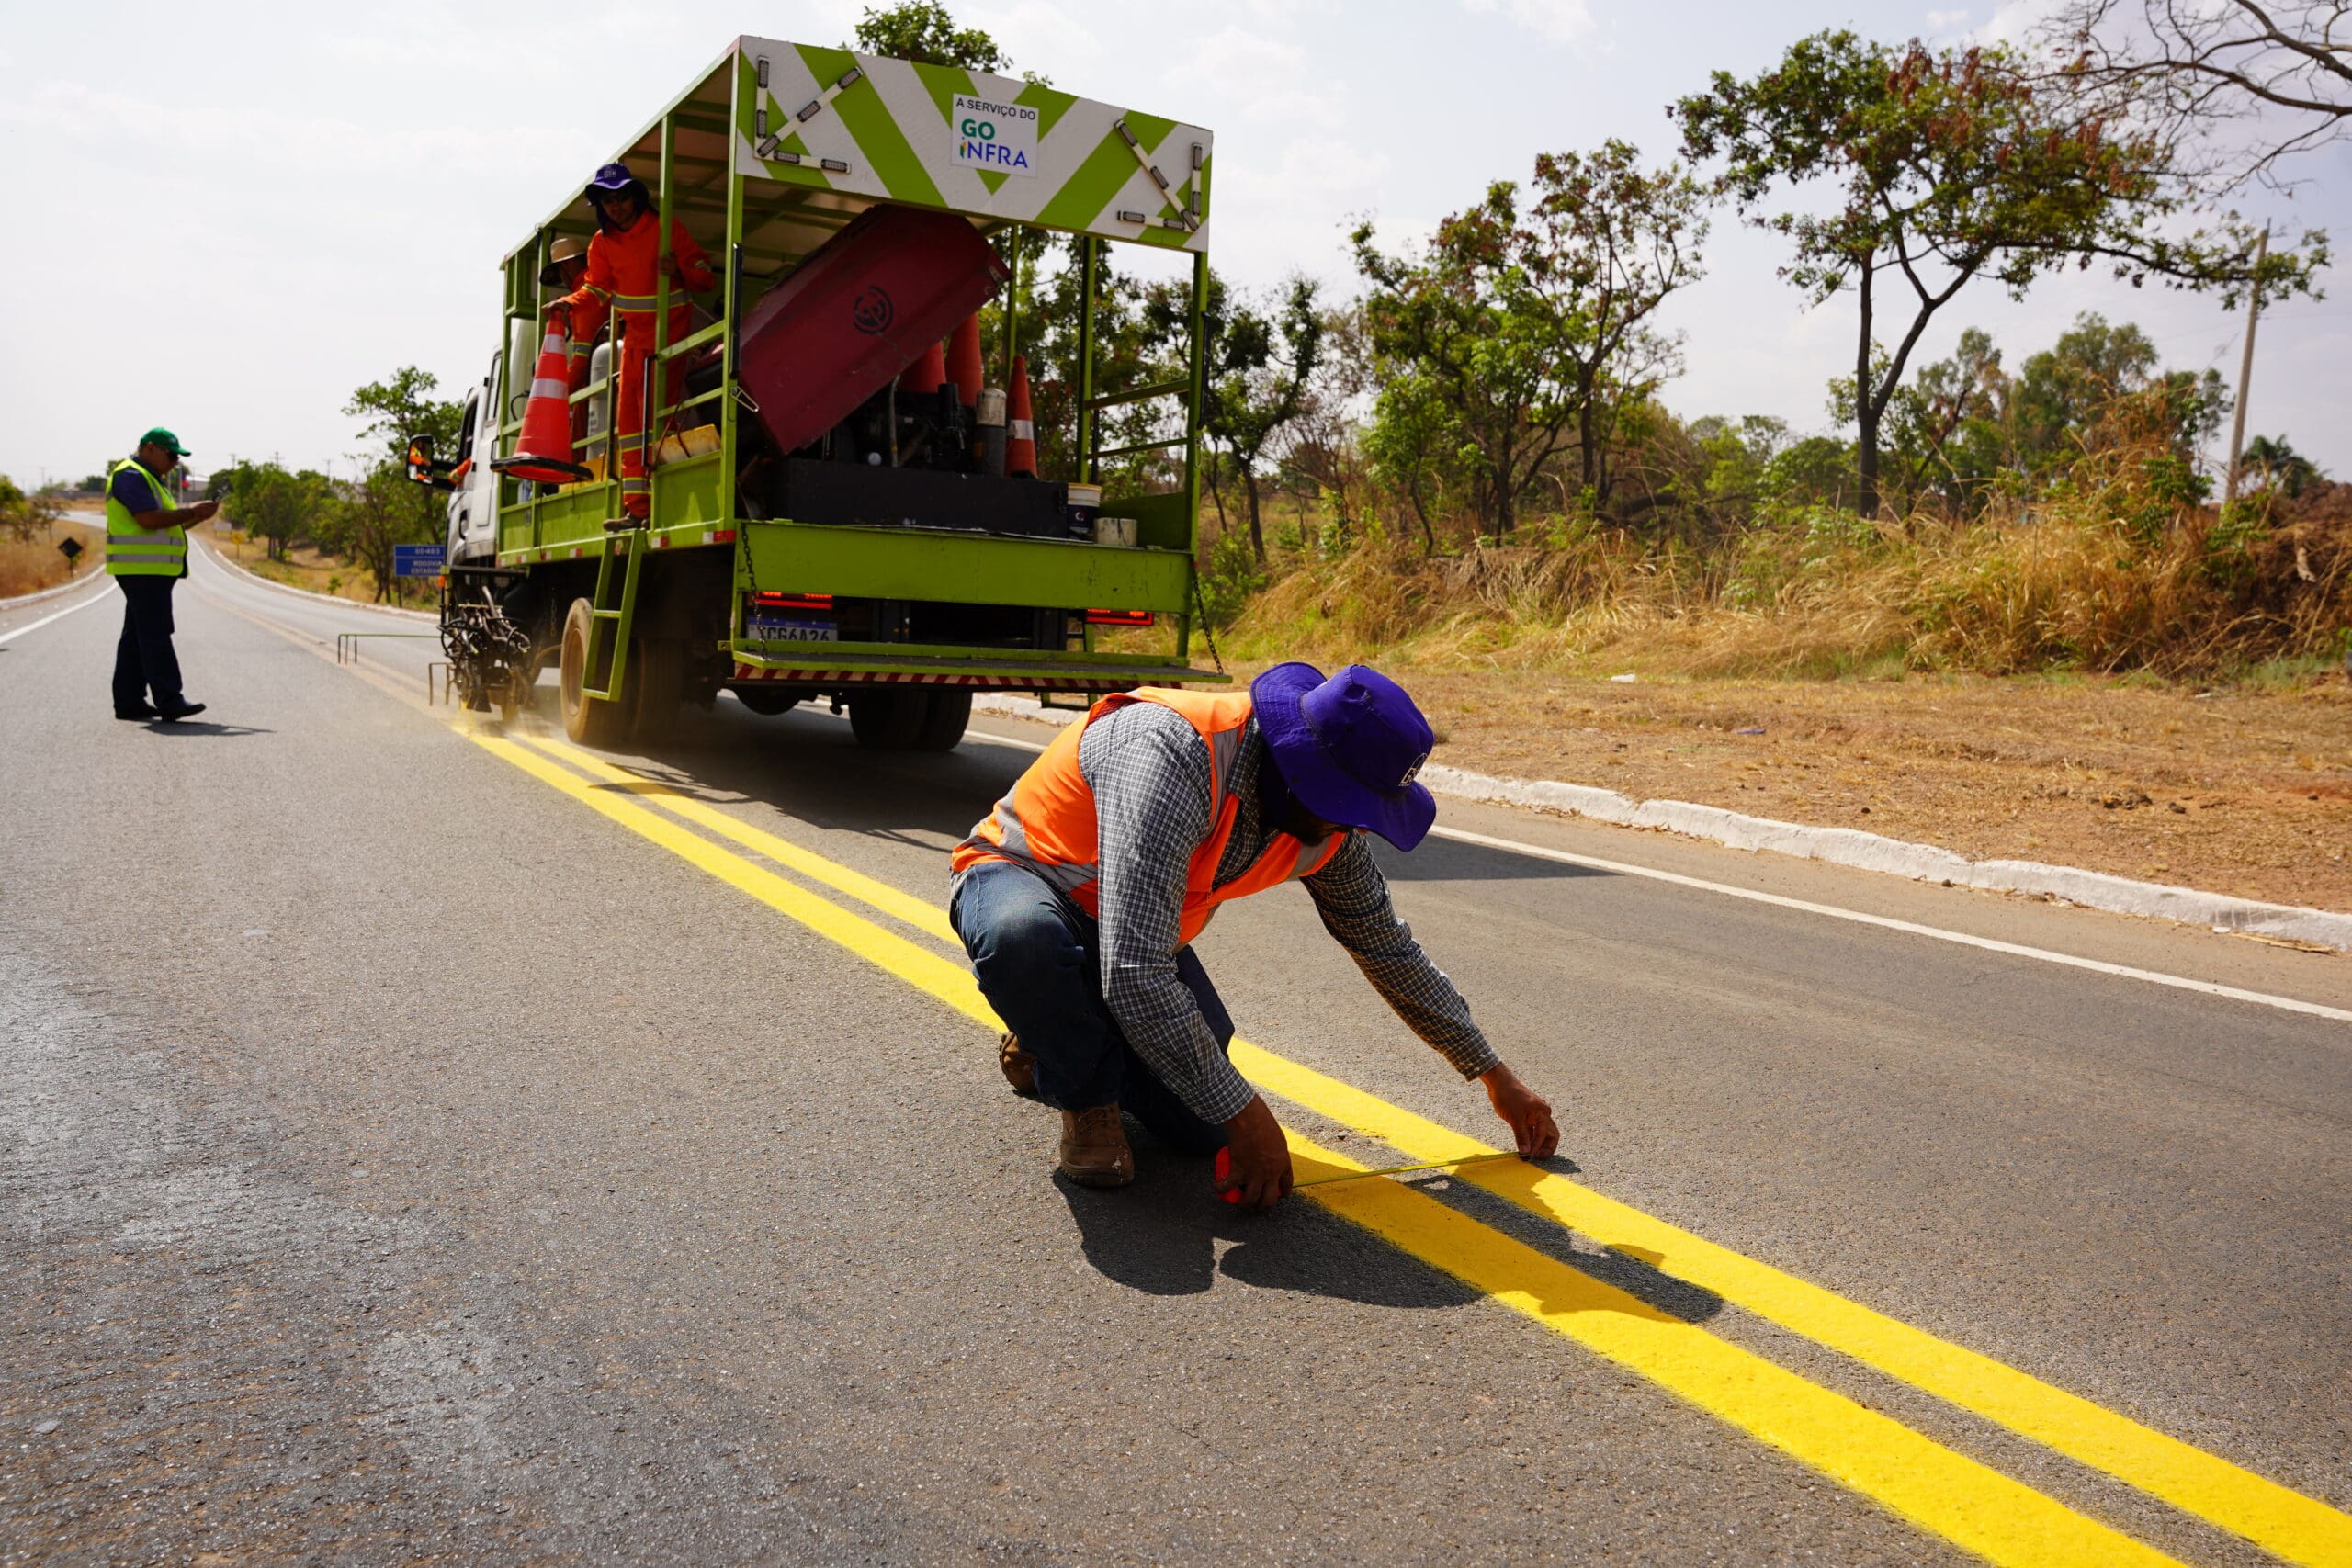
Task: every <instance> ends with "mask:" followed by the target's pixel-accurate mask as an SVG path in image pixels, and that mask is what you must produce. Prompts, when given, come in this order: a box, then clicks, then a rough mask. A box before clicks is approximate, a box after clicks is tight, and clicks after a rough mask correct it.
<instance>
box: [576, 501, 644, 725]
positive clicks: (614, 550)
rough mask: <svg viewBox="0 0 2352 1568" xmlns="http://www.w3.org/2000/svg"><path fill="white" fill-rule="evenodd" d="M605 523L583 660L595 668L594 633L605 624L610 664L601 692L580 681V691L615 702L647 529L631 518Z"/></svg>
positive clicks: (623, 669) (633, 622) (633, 619)
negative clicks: (608, 631) (618, 565)
mask: <svg viewBox="0 0 2352 1568" xmlns="http://www.w3.org/2000/svg"><path fill="white" fill-rule="evenodd" d="M605 528H606V529H607V530H608V531H609V532H608V534H607V536H606V538H605V553H604V554H603V555H601V556H599V557H597V558H596V591H595V592H594V595H593V596H592V597H591V598H590V599H589V601H588V615H589V620H588V654H587V657H586V659H585V660H582V663H583V665H584V666H585V669H586V670H588V671H594V669H596V668H597V665H596V649H597V647H598V645H599V638H598V637H597V634H598V633H599V632H602V631H604V630H605V629H606V628H607V627H610V628H611V632H612V639H613V640H612V663H611V664H610V665H609V666H606V667H605V684H604V688H603V689H602V690H601V691H600V690H598V689H597V688H595V687H594V686H591V685H589V684H588V683H587V682H585V681H584V680H583V681H582V682H581V687H580V694H581V695H582V696H583V697H594V698H595V699H596V700H597V701H599V702H606V703H616V702H618V701H620V700H621V682H622V681H623V679H624V678H625V677H626V675H627V673H628V634H629V632H630V630H631V629H632V628H633V627H634V626H635V625H636V621H637V582H638V576H639V570H640V568H641V567H642V564H643V562H644V558H645V536H646V529H645V525H643V524H642V523H639V522H636V521H635V520H634V519H624V520H616V522H615V523H607V524H606V525H605ZM616 556H617V557H620V558H622V562H623V564H622V567H621V570H619V571H618V572H616V571H615V570H613V562H614V558H615V557H616ZM616 599H617V600H618V603H617V604H616V603H615V602H614V601H615V600H616Z"/></svg>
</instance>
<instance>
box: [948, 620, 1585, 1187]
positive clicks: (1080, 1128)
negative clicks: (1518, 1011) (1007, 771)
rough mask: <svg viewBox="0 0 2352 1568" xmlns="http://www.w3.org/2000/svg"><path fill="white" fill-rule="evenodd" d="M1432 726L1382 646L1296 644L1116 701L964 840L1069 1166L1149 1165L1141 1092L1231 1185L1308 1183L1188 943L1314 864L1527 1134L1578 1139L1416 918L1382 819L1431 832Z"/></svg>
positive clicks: (1339, 904) (970, 900)
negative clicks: (1422, 936) (1408, 916)
mask: <svg viewBox="0 0 2352 1568" xmlns="http://www.w3.org/2000/svg"><path fill="white" fill-rule="evenodd" d="M1430 743H1431V736H1430V727H1429V723H1428V721H1427V720H1426V719H1424V718H1423V717H1422V716H1421V714H1420V710H1419V708H1417V707H1415V706H1414V705H1413V700H1412V699H1411V698H1410V697H1408V696H1407V695H1406V694H1405V693H1404V691H1403V689H1402V688H1400V687H1399V686H1397V683H1396V682H1393V681H1390V680H1389V679H1388V678H1387V677H1385V676H1384V675H1381V674H1379V673H1378V672H1377V671H1372V670H1367V669H1365V668H1364V667H1363V666H1362V665H1350V666H1349V667H1348V668H1347V669H1345V670H1342V671H1340V672H1339V673H1338V674H1337V675H1334V676H1332V677H1331V678H1330V679H1329V680H1326V679H1325V678H1324V676H1323V673H1322V671H1318V670H1317V669H1315V668H1314V667H1313V666H1311V665H1306V664H1281V665H1277V666H1275V667H1274V668H1273V669H1272V670H1269V671H1266V672H1265V673H1264V674H1262V675H1260V676H1259V677H1258V678H1257V679H1256V680H1255V681H1253V682H1250V690H1249V692H1248V693H1247V694H1242V693H1232V694H1217V695H1210V694H1204V693H1195V692H1181V691H1160V690H1153V689H1149V688H1147V689H1144V690H1141V691H1136V692H1132V693H1128V694H1124V695H1118V696H1111V697H1105V698H1104V699H1103V701H1101V702H1099V703H1097V704H1095V705H1094V706H1093V708H1092V709H1091V711H1089V713H1088V714H1087V716H1086V718H1085V719H1084V721H1083V722H1082V723H1080V724H1075V725H1072V726H1070V728H1068V729H1065V730H1064V731H1063V732H1062V733H1061V734H1060V735H1059V736H1058V737H1057V738H1056V739H1055V741H1054V743H1053V744H1052V745H1050V746H1048V747H1047V748H1046V750H1045V753H1044V755H1042V756H1040V757H1039V758H1038V759H1037V761H1035V762H1034V763H1032V764H1031V765H1030V767H1029V770H1028V771H1027V772H1026V773H1023V774H1022V775H1021V777H1020V779H1019V780H1018V781H1016V782H1015V783H1014V784H1013V786H1012V792H1011V793H1010V794H1008V795H1006V796H1005V797H1004V798H1003V799H1002V800H1001V801H999V802H998V803H997V806H996V809H995V811H994V812H992V813H991V814H990V815H989V817H988V818H987V819H985V820H984V821H982V822H981V823H980V824H979V825H978V827H977V828H975V829H973V830H972V834H971V837H969V838H967V839H966V840H964V841H963V842H962V843H961V844H959V845H957V846H956V853H955V856H954V860H953V866H954V888H953V897H951V899H950V902H949V905H948V918H949V919H950V920H951V921H952V922H953V923H954V925H955V928H956V934H957V935H958V936H960V937H961V938H962V939H963V942H964V946H965V948H966V950H967V952H968V953H970V954H971V957H972V965H973V969H974V972H975V973H976V974H977V975H978V979H979V986H980V990H981V993H982V994H983V995H985V996H986V997H987V998H988V999H989V1005H990V1006H992V1007H993V1008H995V1009H996V1010H997V1014H998V1016H999V1017H1001V1018H1002V1019H1003V1020H1004V1021H1005V1022H1006V1024H1007V1025H1009V1026H1010V1027H1011V1028H1012V1034H1010V1035H1007V1036H1006V1037H1005V1039H1004V1041H1003V1042H1002V1044H1001V1047H1000V1050H999V1057H998V1059H999V1063H1000V1065H1001V1066H1002V1067H1003V1069H1004V1075H1005V1077H1006V1078H1007V1079H1008V1080H1009V1081H1010V1082H1011V1083H1012V1087H1013V1088H1014V1089H1017V1090H1020V1091H1022V1092H1023V1093H1025V1094H1030V1095H1033V1096H1035V1098H1038V1099H1042V1100H1045V1101H1046V1103H1048V1104H1050V1105H1054V1106H1056V1107H1058V1108H1059V1109H1060V1111H1061V1113H1062V1139H1061V1155H1060V1168H1061V1171H1062V1173H1063V1174H1064V1175H1065V1176H1067V1177H1069V1179H1071V1180H1072V1181H1076V1182H1080V1183H1083V1184H1084V1185H1087V1186H1090V1187H1118V1186H1124V1185H1125V1183H1127V1182H1129V1181H1132V1180H1133V1179H1135V1157H1134V1156H1133V1154H1132V1153H1131V1152H1130V1151H1129V1149H1128V1146H1127V1139H1126V1134H1125V1130H1124V1129H1123V1127H1122V1126H1121V1123H1120V1120H1119V1113H1120V1111H1121V1110H1122V1108H1124V1109H1125V1110H1126V1111H1130V1112H1132V1113H1133V1114H1134V1115H1135V1117H1136V1120H1137V1121H1139V1122H1142V1123H1143V1124H1144V1125H1145V1126H1146V1127H1148V1128H1149V1129H1151V1131H1152V1132H1153V1133H1155V1134H1158V1135H1159V1136H1160V1137H1161V1138H1163V1139H1165V1140H1166V1141H1167V1142H1169V1143H1170V1144H1171V1145H1175V1146H1176V1147H1178V1148H1181V1149H1186V1150H1190V1151H1193V1152H1196V1153H1206V1152H1208V1151H1211V1150H1214V1149H1216V1148H1218V1147H1221V1146H1222V1147H1225V1148H1227V1149H1228V1150H1229V1151H1230V1154H1231V1158H1232V1174H1231V1179H1230V1180H1229V1181H1227V1182H1226V1183H1224V1184H1222V1187H1223V1189H1224V1190H1238V1192H1239V1195H1240V1201H1242V1202H1243V1203H1245V1204H1250V1205H1254V1206H1258V1207H1265V1206H1269V1205H1271V1204H1272V1203H1274V1202H1276V1201H1278V1200H1280V1199H1281V1197H1282V1196H1283V1194H1284V1193H1285V1192H1287V1191H1289V1190H1290V1187H1291V1165H1290V1150H1289V1146H1288V1145H1287V1144H1286V1143H1285V1142H1284V1140H1283V1130H1282V1128H1281V1126H1280V1125H1279V1124H1278V1123H1277V1122H1275V1120H1274V1116H1273V1112H1272V1111H1269V1110H1267V1109H1266V1102H1265V1100H1263V1099H1262V1098H1261V1096H1260V1095H1259V1094H1258V1092H1257V1091H1256V1090H1255V1089H1252V1088H1250V1084H1249V1081H1248V1080H1247V1079H1245V1078H1243V1077H1242V1076H1241V1075H1240V1073H1239V1072H1238V1071H1237V1070H1236V1069H1235V1067H1234V1066H1233V1064H1232V1063H1231V1062H1230V1061H1228V1060H1227V1056H1226V1047H1227V1045H1228V1044H1229V1043H1230V1042H1231V1041H1232V1038H1233V1023H1232V1020H1231V1019H1230V1018H1228V1017H1227V1014H1226V1010H1225V1007H1224V1004H1223V1003H1221V1002H1220V1001H1219V1000H1218V999H1217V996H1216V990H1215V989H1214V988H1213V987H1211V986H1210V984H1209V979H1208V976H1207V974H1206V973H1205V972H1204V970H1203V969H1202V968H1201V962H1200V959H1199V958H1198V957H1196V956H1195V955H1194V954H1193V949H1192V947H1191V945H1190V944H1191V942H1192V941H1193V938H1194V937H1196V936H1198V935H1199V934H1200V932H1201V931H1202V929H1203V928H1204V927H1205V926H1206V925H1207V924H1208V922H1209V917H1210V916H1211V915H1213V914H1214V913H1215V912H1216V907H1217V906H1218V905H1219V904H1221V903H1223V902H1225V901H1226V900H1227V899H1228V898H1238V897H1243V896H1245V895H1248V894H1251V893H1258V892H1262V891H1264V890H1265V889H1267V888H1269V887H1274V886H1280V885H1281V884H1283V883H1284V882H1289V881H1292V880H1295V879H1303V880H1304V881H1305V882H1306V891H1307V893H1308V894H1309V895H1310V896H1311V897H1313V898H1314V900H1315V906H1316V908H1317V912H1318V913H1319V914H1320V915H1321V916H1322V919H1323V925H1324V929H1325V930H1327V931H1329V932H1330V933H1331V935H1332V936H1333V937H1334V938H1336V939H1337V940H1338V942H1339V943H1340V946H1342V947H1344V948H1346V949H1347V950H1348V953H1349V954H1350V955H1351V957H1353V958H1354V960H1355V962H1356V966H1357V967H1358V968H1360V969H1362V970H1363V974H1364V977H1365V978H1366V979H1368V980H1370V981H1371V982H1372V985H1373V988H1374V989H1375V990H1377V991H1378V992H1379V993H1380V994H1381V996H1382V998H1385V1000H1386V1001H1387V1003H1388V1005H1389V1006H1390V1007H1392V1008H1394V1009H1395V1010H1397V1016H1398V1017H1399V1018H1401V1019H1403V1020H1404V1021H1405V1022H1406V1024H1407V1025H1408V1027H1410V1028H1411V1029H1412V1031H1413V1032H1415V1033H1417V1034H1419V1036H1420V1037H1421V1038H1422V1039H1423V1040H1425V1041H1427V1042H1428V1043H1430V1045H1431V1046H1432V1047H1433V1048H1435V1049H1436V1050H1437V1051H1438V1052H1439V1054H1440V1055H1443V1056H1444V1057H1445V1059H1446V1061H1447V1062H1448V1063H1449V1064H1450V1065H1451V1066H1453V1068H1454V1069H1455V1070H1456V1071H1457V1072H1459V1073H1461V1074H1462V1076H1463V1077H1465V1078H1476V1079H1478V1080H1479V1081H1480V1082H1481V1083H1483V1084H1484V1085H1485V1087H1486V1090H1487V1099H1488V1100H1490V1101H1491V1102H1492V1104H1493V1106H1494V1109H1495V1112H1496V1114H1497V1115H1498V1116H1500V1117H1501V1118H1502V1119H1503V1121H1504V1122H1507V1123H1509V1125H1510V1130H1511V1135H1512V1138H1513V1140H1514V1141H1515V1143H1516V1145H1517V1146H1518V1149H1519V1152H1520V1153H1521V1155H1524V1156H1527V1157H1529V1158H1531V1159H1541V1158H1543V1157H1544V1156H1548V1155H1550V1154H1552V1153H1553V1152H1554V1151H1555V1149H1556V1148H1558V1146H1559V1142H1560V1131H1559V1128H1558V1127H1557V1126H1556V1125H1555V1123H1554V1122H1553V1120H1552V1108H1551V1106H1550V1105H1548V1104H1547V1103H1545V1101H1544V1098H1543V1097H1542V1096H1541V1095H1539V1094H1537V1093H1536V1092H1535V1091H1534V1090H1533V1089H1530V1088H1528V1087H1527V1085H1526V1084H1524V1083H1522V1082H1521V1081H1520V1078H1519V1077H1518V1075H1517V1074H1515V1073H1513V1072H1512V1071H1511V1070H1510V1067H1508V1066H1504V1065H1503V1062H1502V1060H1501V1058H1500V1057H1498V1056H1497V1055H1495V1052H1494V1048H1493V1047H1492V1046H1490V1045H1488V1044H1487V1040H1486V1037H1485V1036H1484V1035H1483V1034H1481V1033H1480V1032H1478V1028H1477V1026H1476V1024H1474V1023H1473V1022H1471V1021H1470V1009H1469V1007H1468V1005H1467V1004H1466V1003H1464V1001H1463V999H1462V997H1461V994H1460V993H1459V992H1457V991H1456V990H1455V989H1454V988H1453V982H1452V981H1451V980H1449V979H1447V978H1446V977H1445V976H1444V975H1443V974H1442V972H1441V971H1440V970H1439V969H1438V967H1437V966H1436V965H1435V964H1431V963H1430V960H1429V958H1428V956H1427V955H1426V954H1424V953H1422V952H1421V949H1420V944H1419V943H1418V942H1415V941H1414V940H1413V934H1412V932H1411V931H1409V930H1408V929H1407V927H1406V925H1405V923H1404V921H1402V920H1400V919H1397V912H1396V910H1395V908H1393V907H1392V906H1391V904H1390V902H1389V897H1388V884H1387V882H1386V880H1385V878H1384V877H1382V875H1381V874H1380V868H1379V867H1378V866H1377V865H1376V864H1374V861H1373V858H1372V849H1371V846H1370V844H1369V843H1367V842H1366V840H1364V839H1363V833H1365V832H1374V833H1377V834H1379V835H1380V836H1381V837H1382V838H1384V839H1385V840H1388V841H1389V842H1390V843H1392V844H1394V845H1396V846H1397V848H1398V849H1400V850H1408V851H1409V850H1410V849H1412V848H1413V846H1414V845H1416V844H1418V843H1419V842H1420V841H1421V838H1422V836H1423V835H1424V834H1426V833H1427V832H1428V831H1429V829H1430V822H1431V821H1432V820H1433V819H1434V818H1436V816H1437V803H1436V801H1435V800H1433V799H1431V798H1430V792H1429V791H1428V790H1427V789H1426V788H1424V787H1423V786H1422V785H1420V784H1416V783H1415V782H1414V775H1415V774H1416V773H1419V771H1420V766H1421V763H1422V762H1423V761H1427V760H1428V757H1429V752H1430Z"/></svg>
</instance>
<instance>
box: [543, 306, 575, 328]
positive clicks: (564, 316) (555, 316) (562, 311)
mask: <svg viewBox="0 0 2352 1568" xmlns="http://www.w3.org/2000/svg"><path fill="white" fill-rule="evenodd" d="M548 320H549V321H561V322H562V323H563V324H564V326H565V328H566V329H567V330H569V329H570V327H571V300H569V299H558V300H555V301H554V302H553V303H551V304H549V305H548Z"/></svg>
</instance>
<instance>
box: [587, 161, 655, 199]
mask: <svg viewBox="0 0 2352 1568" xmlns="http://www.w3.org/2000/svg"><path fill="white" fill-rule="evenodd" d="M630 186H638V187H639V189H643V188H644V183H643V182H642V181H640V180H639V178H638V177H637V176H636V175H632V174H630V173H629V172H628V164H605V165H604V166H603V167H601V168H599V169H598V170H597V171H596V177H595V178H594V179H593V180H590V181H589V182H588V189H587V191H586V192H585V193H584V194H586V195H587V196H589V197H592V198H593V197H594V196H595V194H596V193H597V192H598V191H600V190H601V191H604V192H605V193H607V194H609V195H613V196H618V195H619V194H620V193H621V192H623V191H625V190H627V189H628V188H629V187H630Z"/></svg>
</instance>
